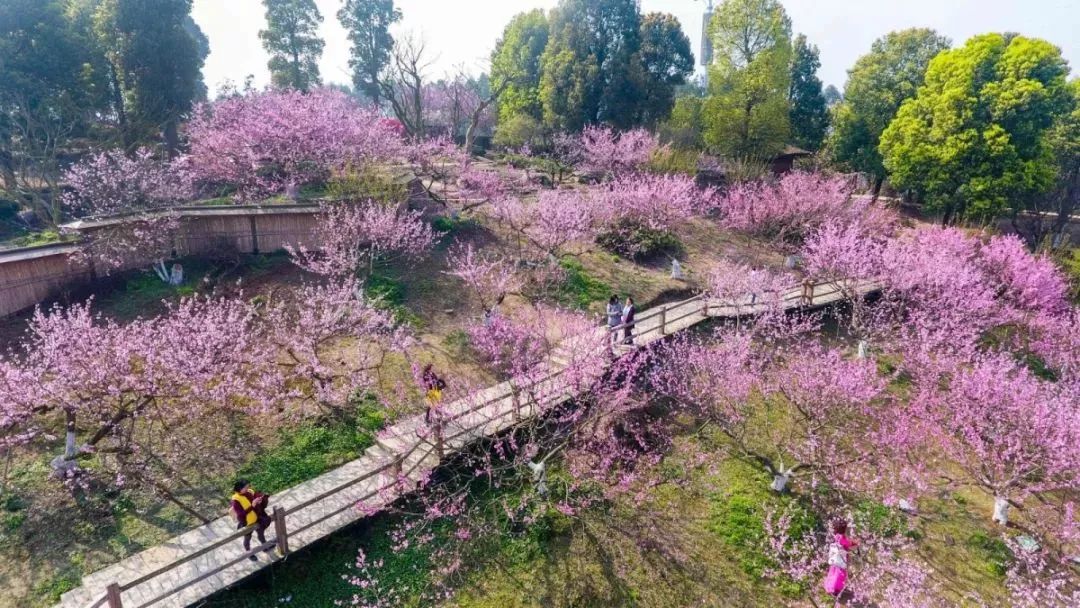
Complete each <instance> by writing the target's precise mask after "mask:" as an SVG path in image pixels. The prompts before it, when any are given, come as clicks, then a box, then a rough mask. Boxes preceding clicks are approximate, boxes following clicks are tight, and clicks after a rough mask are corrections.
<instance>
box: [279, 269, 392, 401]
mask: <svg viewBox="0 0 1080 608" xmlns="http://www.w3.org/2000/svg"><path fill="white" fill-rule="evenodd" d="M294 299H295V301H294V302H289V303H282V304H280V305H277V306H275V307H274V308H273V309H272V310H271V311H269V312H268V313H267V317H268V320H269V325H270V327H272V328H274V332H273V336H272V341H273V343H274V345H275V346H276V347H277V349H278V350H279V351H280V352H281V353H283V354H282V355H281V356H279V357H277V361H278V364H279V366H280V368H281V370H282V372H283V373H284V375H285V377H286V378H287V379H288V384H289V386H290V387H292V388H293V391H294V393H295V394H296V396H295V399H294V400H293V402H294V407H302V404H304V403H308V404H312V405H314V406H315V407H314V411H316V412H319V413H329V414H331V415H336V416H342V415H344V414H345V413H346V412H347V410H348V406H349V404H350V400H351V399H352V398H353V397H356V396H362V395H363V394H364V393H365V392H367V391H369V390H372V389H373V388H374V386H375V380H376V377H375V371H376V370H377V368H378V367H379V366H380V365H381V364H382V363H383V360H384V358H385V356H386V355H387V354H388V353H391V352H404V351H405V350H406V348H407V347H408V346H409V345H410V343H411V338H410V337H409V335H408V333H407V332H406V331H405V329H404V328H402V327H400V326H398V325H397V323H395V321H394V319H393V315H392V314H391V313H390V312H388V311H385V310H381V309H379V308H376V307H375V305H374V304H373V303H372V302H370V301H369V300H368V299H367V298H366V297H365V296H364V294H363V291H362V289H361V284H360V283H359V282H358V281H357V280H355V279H353V278H345V279H340V280H338V281H335V282H332V283H330V284H328V285H324V286H319V285H305V286H303V287H301V288H300V289H299V290H298V291H297V293H296V294H295V298H294Z"/></svg>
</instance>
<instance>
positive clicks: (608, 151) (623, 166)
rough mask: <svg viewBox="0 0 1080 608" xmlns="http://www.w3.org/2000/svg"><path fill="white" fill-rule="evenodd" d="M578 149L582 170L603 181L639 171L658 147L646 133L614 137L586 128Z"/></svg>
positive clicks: (639, 131) (611, 132) (636, 131)
mask: <svg viewBox="0 0 1080 608" xmlns="http://www.w3.org/2000/svg"><path fill="white" fill-rule="evenodd" d="M580 145H581V157H582V160H581V168H582V169H583V170H584V171H587V172H589V173H595V174H598V175H601V176H603V177H605V178H609V177H613V176H616V175H620V174H623V173H628V172H634V171H639V170H640V169H641V168H642V167H644V165H645V164H646V163H647V162H649V159H650V158H652V155H653V154H654V153H656V151H657V150H658V149H659V147H660V145H659V143H658V141H657V139H656V136H655V135H652V134H651V133H649V132H648V131H646V130H645V129H631V130H629V131H624V132H622V133H617V132H615V131H614V130H613V129H611V128H610V127H603V126H589V127H585V129H584V130H583V131H582V132H581V143H580Z"/></svg>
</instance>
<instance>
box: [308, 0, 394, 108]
mask: <svg viewBox="0 0 1080 608" xmlns="http://www.w3.org/2000/svg"><path fill="white" fill-rule="evenodd" d="M337 16H338V20H339V21H341V25H342V26H343V27H344V28H345V30H346V31H347V32H349V42H350V43H351V44H352V47H351V48H350V49H349V68H351V69H352V81H353V87H354V88H355V89H356V90H357V91H358V92H360V93H361V94H363V95H365V96H366V97H368V98H369V99H371V101H372V102H373V103H374V104H375V105H379V104H380V102H381V98H382V94H381V93H382V91H381V87H380V86H379V75H380V74H381V73H382V71H383V69H384V68H385V67H386V65H387V64H388V63H389V62H390V53H391V52H392V51H393V49H394V37H393V36H391V35H390V26H391V25H393V24H394V23H395V22H397V21H398V20H400V19H401V11H400V10H398V9H397V8H395V7H394V0H345V4H344V5H343V6H342V7H341V10H339V11H338V14H337ZM320 50H321V47H320Z"/></svg>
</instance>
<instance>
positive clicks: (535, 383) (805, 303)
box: [85, 281, 842, 608]
mask: <svg viewBox="0 0 1080 608" xmlns="http://www.w3.org/2000/svg"><path fill="white" fill-rule="evenodd" d="M822 288H824V289H822ZM841 291H842V289H841V286H840V285H839V284H838V283H819V284H814V283H811V282H809V281H807V282H804V283H803V284H802V285H800V286H799V287H797V288H795V289H793V290H790V291H788V292H786V293H784V294H783V296H782V297H781V298H780V300H781V302H782V306H783V307H784V308H785V309H792V308H800V307H813V306H815V300H818V301H820V300H821V299H822V298H825V297H828V296H831V295H836V294H837V293H839V292H841ZM748 299H749V300H750V301H749V302H730V303H723V302H716V301H710V300H709V299H707V298H705V297H704V296H703V295H697V296H694V297H692V298H688V299H686V300H683V301H681V302H676V303H674V304H665V305H662V306H659V307H657V308H655V309H654V310H652V311H650V312H647V313H646V314H643V315H642V316H640V317H637V318H636V319H634V321H633V322H632V323H628V324H622V325H618V326H615V327H609V328H606V331H604V330H600V329H599V328H598V330H597V331H598V333H600V332H603V333H604V340H603V341H602V343H599V344H597V346H596V347H595V350H593V351H589V352H586V353H582V356H581V357H580V358H579V359H578V360H585V359H586V358H588V357H592V356H597V355H599V354H601V351H602V350H607V349H610V348H612V347H611V343H612V339H611V338H612V335H616V336H617V334H618V333H619V332H620V331H622V330H623V329H625V328H626V327H627V326H628V325H633V326H635V328H637V327H640V326H641V325H643V324H644V323H645V322H646V321H650V320H652V319H654V318H657V317H659V322H658V323H657V324H655V326H653V327H649V328H647V329H644V330H643V331H642V332H641V333H638V334H635V337H636V338H646V337H648V336H649V335H651V334H653V333H654V332H656V333H659V334H660V336H664V335H667V333H668V331H667V330H668V326H669V325H670V324H672V323H676V322H678V321H680V320H683V319H685V318H688V317H691V316H695V315H700V316H701V317H703V319H704V318H708V317H709V316H710V310H712V311H714V312H716V313H719V311H720V309H722V308H733V307H734V308H736V312H735V313H734V314H732V313H728V314H729V315H730V316H736V315H743V314H753V312H754V307H755V306H763V305H762V304H759V303H758V302H757V301H756V298H755V297H753V296H749V297H748ZM740 306H749V307H750V308H749V309H748V310H746V311H745V312H739V307H740ZM687 308H688V309H689V310H683V309H687ZM676 311H678V312H676ZM673 312H676V314H675V315H674V316H672V313H673ZM713 316H719V315H718V314H714V315H713ZM568 339H570V340H573V339H574V337H571V338H568ZM564 342H565V341H564ZM569 369H570V367H558V368H555V369H548V370H547V371H546V372H544V373H543V374H541V375H540V377H538V378H535V379H532V380H529V381H527V382H525V383H523V384H519V383H515V381H514V380H510V381H508V382H506V383H505V384H506V385H507V388H506V390H504V391H500V392H499V393H497V394H496V395H495V396H491V397H486V398H485V399H484V400H482V401H478V402H477V403H475V404H472V405H469V406H468V407H467V408H465V409H464V410H460V411H456V412H451V413H449V414H446V415H437V416H435V418H434V424H432V425H431V433H430V435H426V436H420V437H418V438H419V439H420V440H419V441H417V442H415V443H414V444H413V445H412V447H411V448H409V449H408V450H407V451H406V452H404V453H402V454H398V455H394V457H393V458H391V459H389V460H388V461H387V462H384V463H383V464H381V465H380V466H378V467H376V468H375V469H374V470H372V471H369V472H367V473H364V474H363V475H360V476H358V477H355V478H353V479H350V480H348V481H346V482H344V483H341V484H338V485H337V486H335V487H333V488H330V489H329V490H326V491H324V492H322V493H320V494H318V495H316V496H313V497H311V498H308V499H306V500H304V501H303V502H300V503H299V504H296V505H292V506H289V507H287V508H286V507H280V506H279V507H276V508H275V509H274V513H273V522H274V537H273V538H272V539H270V540H268V541H267V542H266V543H264V544H262V545H260V546H258V547H255V548H254V549H251V550H250V551H247V552H245V553H243V554H241V555H239V556H237V557H235V558H233V559H231V560H229V561H227V562H226V563H224V564H220V565H217V566H216V567H214V568H212V569H210V570H208V571H206V572H203V573H200V574H199V575H198V576H197V577H195V578H192V579H190V580H187V581H184V582H183V583H180V584H179V585H176V586H174V587H171V588H169V589H167V590H165V591H163V592H162V593H160V594H159V595H157V596H155V597H154V598H152V599H151V600H149V601H145V602H143V603H142V604H141V605H140V606H138V607H130V608H146V607H148V606H151V605H153V604H155V603H157V602H160V601H161V600H164V599H165V598H167V597H169V596H171V595H174V594H176V593H179V592H180V591H183V590H184V589H187V588H188V587H190V586H192V585H195V584H197V583H199V582H201V581H203V580H205V579H207V578H209V577H211V576H214V575H216V574H219V573H221V572H223V571H224V570H226V569H228V568H230V567H232V566H234V565H235V564H237V563H240V562H242V561H243V560H245V559H247V558H249V557H250V556H253V555H256V554H257V553H259V552H260V551H266V550H268V549H271V548H273V549H276V551H277V553H278V555H279V556H281V557H284V556H286V555H288V554H289V536H290V535H295V534H299V533H301V532H304V531H306V530H308V529H310V528H312V527H314V526H317V525H319V524H321V523H323V522H325V521H327V520H329V519H330V518H332V517H335V516H337V515H339V514H341V513H342V512H344V511H346V510H347V509H353V508H356V505H357V504H359V503H362V502H364V501H366V500H368V499H370V498H372V497H374V496H378V495H380V494H382V493H383V492H385V491H387V490H389V489H391V488H394V489H397V490H399V491H400V490H403V484H402V482H403V480H407V479H408V478H409V475H410V474H412V473H413V472H415V470H416V468H417V467H419V466H421V465H422V464H423V462H424V459H423V458H421V459H420V460H419V461H418V462H416V463H414V464H413V465H412V467H410V469H408V470H405V467H404V465H405V463H406V462H408V461H409V460H410V459H411V457H412V456H413V455H414V454H416V452H417V451H418V450H421V449H424V450H427V449H429V448H428V446H431V447H432V448H433V449H434V451H435V453H436V455H437V456H438V457H439V460H440V461H441V460H442V459H443V458H444V456H445V455H446V444H447V442H452V441H455V440H458V439H460V438H462V437H463V436H466V435H468V434H470V433H473V432H475V431H477V430H478V429H481V430H482V429H483V428H484V427H486V426H488V425H490V424H491V423H492V422H494V421H495V420H497V419H498V418H499V417H501V416H504V415H505V414H500V415H498V416H497V417H495V418H486V419H482V420H481V421H480V422H479V423H478V424H475V425H473V426H464V425H456V424H455V423H457V422H459V421H460V420H461V419H463V418H465V417H467V416H469V415H471V414H475V413H477V412H479V411H481V410H483V409H485V408H487V407H488V406H491V405H494V404H498V403H499V402H502V401H503V400H505V399H508V398H510V399H513V404H512V409H511V411H512V413H513V416H514V423H517V422H519V421H521V420H523V419H527V418H531V417H534V416H535V415H536V413H537V408H538V407H539V408H541V409H542V408H543V407H545V406H546V405H550V404H552V403H557V402H559V401H560V400H561V399H563V398H564V397H567V398H569V397H572V395H569V394H567V392H568V391H567V389H568V386H562V385H557V384H554V383H553V382H552V381H553V380H556V379H558V378H559V377H560V376H562V375H563V374H565V373H566V372H567V371H568V370H569ZM544 383H549V384H550V385H551V386H555V387H557V389H558V390H555V391H554V392H548V393H544V392H542V391H538V390H537V389H538V388H540V387H541V385H542V384H544ZM523 394H527V395H528V401H527V402H526V403H524V404H523V403H521V402H520V399H521V396H522V395H523ZM526 405H527V406H528V414H527V415H526V417H525V418H522V417H521V413H520V410H521V409H523V407H524V406H526ZM497 411H498V410H496V413H497ZM455 426H456V427H457V428H454V427H455ZM452 428H453V429H454V430H452V431H451V433H452V434H450V435H447V434H446V433H447V431H450V430H451V429H452ZM478 437H479V436H478ZM380 475H386V476H388V477H390V478H391V482H390V483H388V484H385V485H379V486H378V487H377V488H376V489H374V490H371V491H369V492H367V493H366V494H364V495H363V496H361V497H359V498H357V499H355V500H353V501H349V502H348V503H347V504H345V505H344V506H343V507H340V508H338V509H335V510H334V511H332V512H330V513H326V514H323V515H322V516H320V517H318V518H316V519H314V520H312V521H308V522H306V523H304V524H302V525H299V526H297V527H295V528H294V529H290V528H289V526H288V521H289V516H290V515H293V516H295V514H296V513H298V512H300V511H303V510H304V509H307V508H309V507H311V506H313V505H317V504H319V503H321V502H323V501H324V500H326V499H328V498H330V497H332V496H335V495H337V494H340V493H341V492H343V491H345V490H347V489H349V488H351V487H353V486H355V485H357V484H360V483H363V482H365V481H368V480H370V479H375V478H378V477H379V476H380ZM402 493H404V492H402ZM254 528H255V524H252V525H251V526H248V527H246V528H243V529H239V530H237V531H236V532H233V533H231V534H229V535H227V536H225V537H224V538H222V539H220V540H217V541H215V542H213V543H211V544H209V545H207V546H205V547H202V548H200V549H198V550H197V551H194V552H192V553H190V554H188V555H185V556H183V557H181V558H179V559H177V560H174V561H172V562H170V563H168V564H166V565H164V566H161V567H159V568H157V569H155V570H153V571H151V572H148V573H146V574H143V575H141V576H139V577H138V578H136V579H134V580H131V581H128V582H125V583H123V584H120V583H112V584H110V585H108V587H107V588H106V590H105V592H104V593H103V594H101V595H100V596H97V597H96V598H95V599H94V601H93V602H92V603H90V604H88V605H86V606H85V608H103V607H106V606H107V607H108V608H125V607H124V605H123V602H122V600H121V594H122V593H123V592H124V591H127V590H129V589H132V588H134V587H135V586H137V585H140V584H143V583H145V582H147V581H149V580H151V579H153V578H156V577H158V576H161V575H163V574H166V573H168V572H170V571H172V570H175V569H176V568H178V567H180V566H182V565H183V564H186V563H189V562H191V561H192V560H195V559H197V558H199V557H201V556H204V555H207V554H209V553H211V552H213V551H215V550H217V549H219V548H221V547H224V546H226V545H228V544H229V543H232V542H234V541H236V540H237V539H240V538H242V537H243V536H244V535H246V534H249V533H251V532H252V531H253V530H254Z"/></svg>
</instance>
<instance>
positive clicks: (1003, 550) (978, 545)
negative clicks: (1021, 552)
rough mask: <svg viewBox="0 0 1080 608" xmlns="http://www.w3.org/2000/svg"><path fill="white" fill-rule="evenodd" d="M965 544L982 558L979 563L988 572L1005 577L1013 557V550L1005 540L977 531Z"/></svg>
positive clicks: (998, 576)
mask: <svg viewBox="0 0 1080 608" xmlns="http://www.w3.org/2000/svg"><path fill="white" fill-rule="evenodd" d="M965 544H966V545H967V547H968V548H969V549H971V550H973V551H974V552H975V553H976V554H978V556H979V557H980V558H981V559H980V560H979V562H978V565H979V566H980V567H981V568H982V569H984V570H985V571H986V573H987V574H990V575H992V576H994V577H997V578H1001V579H1004V578H1005V571H1006V570H1007V569H1008V567H1009V563H1010V562H1011V561H1012V559H1013V554H1012V551H1010V550H1009V547H1008V545H1006V544H1005V541H1003V540H1001V539H1000V538H994V537H991V536H989V535H987V534H986V533H985V532H975V533H974V534H972V535H971V536H969V537H968V538H967V541H966V542H965Z"/></svg>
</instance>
